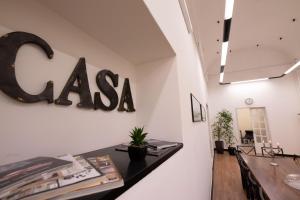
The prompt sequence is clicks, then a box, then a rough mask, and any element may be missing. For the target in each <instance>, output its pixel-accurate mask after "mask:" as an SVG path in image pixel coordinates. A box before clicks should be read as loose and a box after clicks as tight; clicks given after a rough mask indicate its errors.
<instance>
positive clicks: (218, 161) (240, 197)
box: [212, 151, 247, 200]
mask: <svg viewBox="0 0 300 200" xmlns="http://www.w3.org/2000/svg"><path fill="white" fill-rule="evenodd" d="M212 199H213V200H246V199H247V197H246V195H245V192H244V191H243V187H242V182H241V175H240V168H239V165H238V162H237V160H236V157H235V156H230V155H229V153H228V152H227V151H225V152H224V154H217V153H216V152H215V158H214V174H213V195H212Z"/></svg>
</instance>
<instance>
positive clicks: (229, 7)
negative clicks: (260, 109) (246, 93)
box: [220, 0, 234, 84]
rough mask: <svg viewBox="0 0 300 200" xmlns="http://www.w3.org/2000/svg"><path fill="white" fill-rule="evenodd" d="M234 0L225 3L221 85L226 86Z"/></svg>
mask: <svg viewBox="0 0 300 200" xmlns="http://www.w3.org/2000/svg"><path fill="white" fill-rule="evenodd" d="M233 5H234V0H226V2H225V16H224V30H223V43H222V52H221V71H220V84H224V83H223V81H224V69H225V66H226V59H227V53H228V46H229V35H230V26H231V19H232V13H233Z"/></svg>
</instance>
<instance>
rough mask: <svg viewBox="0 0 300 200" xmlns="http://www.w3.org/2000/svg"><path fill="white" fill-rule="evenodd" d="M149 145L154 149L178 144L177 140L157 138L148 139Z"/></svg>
mask: <svg viewBox="0 0 300 200" xmlns="http://www.w3.org/2000/svg"><path fill="white" fill-rule="evenodd" d="M146 142H147V143H148V146H149V147H152V148H154V149H165V148H169V147H175V146H177V145H178V143H177V142H168V141H163V140H157V139H148V140H146Z"/></svg>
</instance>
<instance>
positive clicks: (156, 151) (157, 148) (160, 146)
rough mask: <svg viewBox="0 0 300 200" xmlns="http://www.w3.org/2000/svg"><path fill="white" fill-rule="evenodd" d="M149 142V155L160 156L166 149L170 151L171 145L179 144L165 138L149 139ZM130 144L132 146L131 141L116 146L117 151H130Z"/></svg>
mask: <svg viewBox="0 0 300 200" xmlns="http://www.w3.org/2000/svg"><path fill="white" fill-rule="evenodd" d="M146 142H147V146H148V148H147V155H150V156H160V155H162V154H164V153H165V152H166V151H168V148H169V147H174V146H177V145H178V143H177V142H168V141H163V140H157V139H148V140H146ZM128 146H130V143H129V142H127V143H122V144H119V145H117V146H116V147H115V149H116V150H117V151H128Z"/></svg>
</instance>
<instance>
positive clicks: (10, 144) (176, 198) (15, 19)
mask: <svg viewBox="0 0 300 200" xmlns="http://www.w3.org/2000/svg"><path fill="white" fill-rule="evenodd" d="M145 3H146V5H147V6H148V8H149V10H150V12H151V13H152V14H153V16H154V18H155V20H156V21H157V23H158V25H159V26H160V28H161V29H162V31H163V33H164V34H165V36H166V37H167V39H168V40H169V42H170V44H171V45H172V47H173V48H174V50H175V52H176V57H173V58H166V59H162V60H158V61H153V62H150V63H145V64H143V65H140V66H133V65H132V64H131V63H129V62H128V61H127V60H125V59H123V58H122V57H120V56H118V55H117V54H115V53H114V52H112V51H110V50H109V49H107V48H106V47H105V46H103V45H102V44H100V43H99V42H98V41H96V40H94V39H93V38H91V37H90V36H89V35H87V34H85V33H84V31H83V30H80V29H78V28H76V27H75V26H73V25H72V24H70V23H69V22H68V21H65V20H64V19H62V18H61V17H60V16H58V15H56V14H55V13H53V12H52V11H50V10H48V9H47V8H45V7H43V6H41V5H39V4H38V3H37V4H36V2H35V1H26V2H23V1H22V2H20V1H18V2H17V1H9V2H8V1H0V24H1V25H2V26H1V29H0V34H3V33H6V32H8V31H10V30H23V31H28V32H32V33H35V34H37V35H40V36H41V37H43V38H44V39H46V40H47V41H48V42H49V44H50V45H51V46H52V48H53V49H54V51H55V55H54V59H53V60H48V59H46V58H45V57H43V53H42V52H41V51H39V50H38V49H37V48H35V47H32V46H24V47H22V49H21V50H20V53H19V54H18V58H17V64H16V66H17V78H18V81H19V82H20V84H21V85H22V87H24V89H26V90H27V91H28V92H37V91H40V90H41V87H42V84H43V83H45V82H46V81H48V80H53V81H54V93H55V97H57V96H58V95H59V93H60V92H61V89H62V88H63V86H64V84H65V82H66V81H67V78H68V77H69V75H70V73H71V72H72V70H73V69H74V67H75V65H76V63H77V61H78V58H79V56H84V57H86V59H87V71H88V75H89V82H90V89H91V91H92V93H94V92H95V91H99V90H98V89H97V87H96V85H95V82H94V80H95V76H96V73H97V71H99V70H101V69H111V70H112V71H113V72H115V73H118V74H119V75H120V80H119V88H118V93H119V94H120V90H121V89H122V83H123V78H125V77H129V78H130V83H131V88H132V92H133V96H134V102H135V105H136V110H137V112H136V113H130V114H129V113H119V112H117V111H113V112H109V113H106V112H103V111H100V110H98V111H94V110H82V109H78V108H76V107H75V103H76V102H77V101H78V95H76V94H75V95H74V94H72V95H70V99H72V101H73V105H72V106H70V107H63V106H56V105H53V104H50V105H48V104H45V103H37V104H27V105H25V104H21V103H19V102H16V101H14V100H13V99H11V98H9V97H7V96H6V95H4V94H3V93H0V98H1V101H0V109H1V116H0V119H1V128H2V129H1V138H2V140H1V141H2V142H1V145H0V161H1V163H5V162H10V161H14V160H19V159H20V158H22V159H25V158H28V157H33V156H37V155H52V156H53V155H58V154H61V153H66V152H69V153H79V152H85V151H89V150H93V149H99V148H102V147H105V146H110V145H113V144H117V143H119V142H123V141H126V140H128V130H130V129H131V128H132V127H133V126H136V125H145V127H146V131H148V132H149V133H150V134H153V136H154V137H159V138H162V139H168V140H178V141H182V142H183V143H184V148H183V149H182V150H180V151H179V152H178V153H176V154H175V155H174V156H173V157H172V158H170V159H169V160H168V161H166V162H165V163H163V164H162V165H161V166H160V167H158V168H157V169H156V170H154V171H153V172H152V173H150V174H149V175H148V176H147V177H145V178H144V179H142V180H141V181H140V182H139V183H137V184H136V185H135V186H134V187H132V188H131V189H130V190H128V191H127V192H125V193H124V194H123V195H121V196H120V197H119V198H118V199H122V200H129V199H130V200H135V199H141V198H142V199H146V200H148V199H149V200H150V199H151V200H152V199H154V198H155V199H173V200H182V199H189V200H193V199H195V200H196V199H203V200H204V199H210V190H211V177H212V174H211V172H212V158H211V154H210V149H209V133H208V126H207V123H193V122H192V116H191V104H190V93H191V92H192V93H193V94H194V95H195V97H196V98H197V99H198V100H199V101H200V102H201V103H202V104H203V105H205V104H206V103H207V91H206V83H205V80H204V76H203V72H202V67H201V63H200V60H199V58H198V54H197V48H196V46H195V45H194V41H193V37H192V35H190V34H188V32H187V30H186V26H185V24H184V20H183V17H182V13H181V9H180V7H179V4H178V2H177V1H174V0H164V1H160V0H145ZM11 10H14V11H15V12H13V13H12V12H10V11H11ZM70 36H71V37H70ZM33 64H34V65H33ZM143 77H144V78H143ZM12 121H14V123H15V124H16V125H15V126H13V127H12V126H11V124H12Z"/></svg>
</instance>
